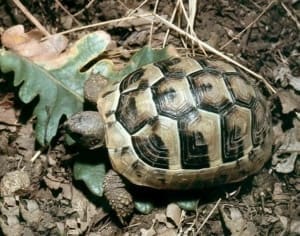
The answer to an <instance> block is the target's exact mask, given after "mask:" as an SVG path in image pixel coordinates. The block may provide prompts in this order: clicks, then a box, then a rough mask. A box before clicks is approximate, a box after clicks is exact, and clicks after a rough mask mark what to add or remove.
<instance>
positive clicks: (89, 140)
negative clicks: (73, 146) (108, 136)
mask: <svg viewBox="0 0 300 236" xmlns="http://www.w3.org/2000/svg"><path fill="white" fill-rule="evenodd" d="M65 130H66V132H67V133H68V134H69V135H70V136H71V137H72V138H73V139H74V140H75V141H76V142H78V143H79V144H80V145H81V146H83V147H85V148H88V149H95V148H98V147H101V146H102V145H103V144H104V134H105V129H104V122H103V120H102V118H101V116H100V114H99V113H98V112H97V111H82V112H79V113H76V114H75V115H73V116H72V117H71V118H70V119H68V120H67V121H66V122H65Z"/></svg>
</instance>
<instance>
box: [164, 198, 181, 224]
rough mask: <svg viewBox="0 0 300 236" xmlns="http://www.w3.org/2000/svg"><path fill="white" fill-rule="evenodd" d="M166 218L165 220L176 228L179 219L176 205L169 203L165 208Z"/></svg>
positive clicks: (179, 213)
mask: <svg viewBox="0 0 300 236" xmlns="http://www.w3.org/2000/svg"><path fill="white" fill-rule="evenodd" d="M166 216H167V219H169V220H171V222H172V223H174V224H175V226H176V227H178V226H179V224H180V219H181V209H180V208H179V206H178V205H177V204H175V203H171V204H169V205H168V206H167V211H166Z"/></svg>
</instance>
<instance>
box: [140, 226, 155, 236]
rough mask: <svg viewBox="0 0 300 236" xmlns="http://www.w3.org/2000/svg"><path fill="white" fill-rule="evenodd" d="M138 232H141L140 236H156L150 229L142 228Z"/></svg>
mask: <svg viewBox="0 0 300 236" xmlns="http://www.w3.org/2000/svg"><path fill="white" fill-rule="evenodd" d="M140 232H141V236H154V235H156V232H155V230H154V229H153V228H152V227H151V228H150V229H144V228H142V229H141V230H140Z"/></svg>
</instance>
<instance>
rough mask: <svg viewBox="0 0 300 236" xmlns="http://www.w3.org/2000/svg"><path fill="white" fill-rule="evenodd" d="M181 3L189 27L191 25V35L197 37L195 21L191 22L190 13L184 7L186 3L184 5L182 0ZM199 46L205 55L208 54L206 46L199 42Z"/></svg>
mask: <svg viewBox="0 0 300 236" xmlns="http://www.w3.org/2000/svg"><path fill="white" fill-rule="evenodd" d="M180 5H181V9H182V11H183V15H184V17H185V19H186V21H187V24H188V27H189V29H190V32H191V35H192V36H193V37H196V33H195V31H194V23H191V22H190V19H189V17H188V15H187V12H186V10H185V8H184V5H183V2H182V0H180ZM192 46H193V44H192ZM198 46H199V47H200V49H201V51H202V52H203V54H204V55H205V56H207V53H206V52H205V50H204V48H203V47H202V45H201V44H198ZM193 53H194V48H193Z"/></svg>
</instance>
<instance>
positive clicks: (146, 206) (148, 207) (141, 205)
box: [134, 201, 154, 215]
mask: <svg viewBox="0 0 300 236" xmlns="http://www.w3.org/2000/svg"><path fill="white" fill-rule="evenodd" d="M134 207H135V209H137V210H138V211H139V212H140V213H142V214H145V215H147V214H149V213H150V212H151V211H152V210H153V208H154V206H153V203H152V202H146V201H134Z"/></svg>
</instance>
